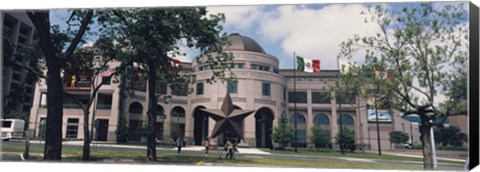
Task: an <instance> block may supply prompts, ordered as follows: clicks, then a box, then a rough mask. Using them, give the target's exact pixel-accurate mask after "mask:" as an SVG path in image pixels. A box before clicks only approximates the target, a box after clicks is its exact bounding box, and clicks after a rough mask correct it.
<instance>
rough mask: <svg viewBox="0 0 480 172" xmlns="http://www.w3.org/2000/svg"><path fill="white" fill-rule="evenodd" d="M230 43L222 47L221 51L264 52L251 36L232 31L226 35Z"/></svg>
mask: <svg viewBox="0 0 480 172" xmlns="http://www.w3.org/2000/svg"><path fill="white" fill-rule="evenodd" d="M228 40H229V41H230V45H226V46H224V47H223V51H253V52H258V53H263V54H266V53H265V51H264V50H263V48H262V47H261V46H260V45H258V43H257V42H256V41H255V40H253V39H252V38H249V37H246V36H242V35H240V34H238V33H232V34H230V35H229V36H228Z"/></svg>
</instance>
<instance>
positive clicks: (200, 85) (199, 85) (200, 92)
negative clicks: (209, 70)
mask: <svg viewBox="0 0 480 172" xmlns="http://www.w3.org/2000/svg"><path fill="white" fill-rule="evenodd" d="M197 95H203V82H199V83H197Z"/></svg>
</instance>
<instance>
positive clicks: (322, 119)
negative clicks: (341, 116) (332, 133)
mask: <svg viewBox="0 0 480 172" xmlns="http://www.w3.org/2000/svg"><path fill="white" fill-rule="evenodd" d="M313 123H314V124H322V125H330V119H329V118H328V116H327V115H325V114H324V113H320V114H317V115H315V117H314V118H313Z"/></svg>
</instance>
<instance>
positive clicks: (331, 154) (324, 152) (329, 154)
mask: <svg viewBox="0 0 480 172" xmlns="http://www.w3.org/2000/svg"><path fill="white" fill-rule="evenodd" d="M297 150H298V153H295V152H294V150H293V149H287V150H265V151H267V152H270V153H272V154H287V155H288V154H290V155H306V156H311V157H322V158H364V159H373V160H383V161H418V162H423V159H422V158H416V157H403V156H394V155H378V154H376V153H368V152H365V153H363V152H345V153H344V154H341V153H340V152H338V151H336V150H332V149H318V150H316V149H306V148H298V149H297ZM438 162H440V163H448V164H451V165H463V163H462V162H456V161H445V160H438Z"/></svg>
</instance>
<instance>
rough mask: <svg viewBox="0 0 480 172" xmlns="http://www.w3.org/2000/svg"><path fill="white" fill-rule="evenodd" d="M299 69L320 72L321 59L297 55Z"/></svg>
mask: <svg viewBox="0 0 480 172" xmlns="http://www.w3.org/2000/svg"><path fill="white" fill-rule="evenodd" d="M296 70H298V71H303V72H310V73H312V72H313V73H319V72H320V60H311V59H306V58H303V57H300V56H297V69H296Z"/></svg>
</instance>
